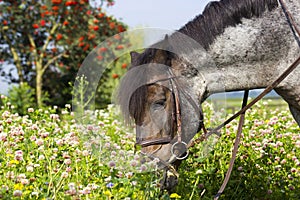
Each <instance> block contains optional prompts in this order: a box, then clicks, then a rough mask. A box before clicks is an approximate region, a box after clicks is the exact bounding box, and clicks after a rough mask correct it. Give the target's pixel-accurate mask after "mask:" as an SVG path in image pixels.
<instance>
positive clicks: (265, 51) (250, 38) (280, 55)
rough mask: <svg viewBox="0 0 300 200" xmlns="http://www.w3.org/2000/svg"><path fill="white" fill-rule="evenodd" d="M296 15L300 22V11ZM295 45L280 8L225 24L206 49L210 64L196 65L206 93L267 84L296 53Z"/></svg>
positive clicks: (254, 87) (253, 87)
mask: <svg viewBox="0 0 300 200" xmlns="http://www.w3.org/2000/svg"><path fill="white" fill-rule="evenodd" d="M297 14H298V13H297ZM296 19H298V20H299V22H300V18H299V15H298V17H297V18H296ZM296 49H297V43H296V42H295V39H294V37H293V35H292V32H291V30H290V28H289V26H288V24H287V23H286V19H285V17H284V15H283V14H282V12H281V10H280V8H277V9H275V10H273V11H272V12H267V13H265V14H264V15H263V16H262V17H261V18H252V19H243V21H242V23H241V24H238V25H237V26H235V27H228V28H226V29H225V31H224V33H222V34H221V35H219V36H217V37H216V39H215V40H214V42H213V43H212V44H211V45H210V46H209V48H208V49H207V51H208V54H209V55H211V60H212V62H213V65H212V64H211V65H210V66H208V67H205V66H199V67H198V71H199V72H200V73H201V74H202V75H203V76H204V77H205V81H206V84H207V85H206V87H207V92H206V93H207V96H209V95H211V94H214V93H218V92H224V91H226V92H228V91H238V90H244V89H257V88H264V87H266V86H267V85H269V84H270V83H271V82H272V81H273V80H274V79H275V78H276V77H278V75H279V74H280V73H281V72H282V71H283V70H284V69H285V68H286V67H287V65H288V64H289V63H290V62H291V61H292V60H293V59H294V58H295V57H296V55H297V52H296Z"/></svg>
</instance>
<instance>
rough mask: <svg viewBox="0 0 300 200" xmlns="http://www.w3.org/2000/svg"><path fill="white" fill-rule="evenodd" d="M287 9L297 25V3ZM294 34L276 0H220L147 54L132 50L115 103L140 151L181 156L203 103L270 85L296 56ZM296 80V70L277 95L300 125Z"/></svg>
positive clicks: (299, 72)
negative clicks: (219, 95)
mask: <svg viewBox="0 0 300 200" xmlns="http://www.w3.org/2000/svg"><path fill="white" fill-rule="evenodd" d="M286 4H287V8H288V10H289V11H290V13H291V14H292V16H293V17H294V20H295V21H296V23H297V25H298V26H300V1H299V0H288V1H286ZM296 36H297V34H296V33H293V32H292V31H291V28H290V26H289V24H288V22H287V19H286V17H285V15H284V13H283V12H282V8H281V7H280V6H279V4H278V2H277V0H221V1H220V2H211V3H209V4H208V5H207V6H206V8H205V10H204V12H203V13H202V14H201V15H199V16H197V17H196V18H195V19H194V20H192V21H190V22H188V23H187V24H186V25H184V26H183V27H182V28H180V29H179V30H178V31H177V32H174V33H173V34H171V35H169V36H166V38H165V39H163V40H161V41H159V42H157V43H156V44H153V45H152V46H151V47H149V48H147V49H146V50H145V51H144V52H142V53H137V52H131V59H132V65H131V67H130V68H129V70H128V72H127V74H126V75H125V76H124V78H123V79H122V81H121V84H120V89H119V93H118V99H119V104H120V105H121V109H122V111H123V113H124V115H125V117H126V118H127V119H133V121H134V122H135V124H136V135H137V143H138V144H140V145H141V146H142V151H143V152H144V153H147V154H149V155H151V156H152V157H157V158H159V159H160V160H161V162H163V163H173V162H174V161H176V160H178V158H182V157H183V155H182V154H183V153H184V152H182V151H180V150H178V149H182V148H180V144H184V146H186V144H188V143H189V142H190V140H191V139H192V138H193V137H194V136H195V134H196V133H197V131H199V130H200V129H201V128H202V120H203V116H202V112H201V103H202V102H203V101H204V100H205V99H206V98H207V97H209V96H210V95H212V94H215V93H219V92H224V91H225V92H230V91H239V90H245V89H258V88H265V87H267V86H268V85H269V84H270V83H271V82H272V81H273V80H275V79H276V78H277V77H278V76H279V75H280V74H281V73H282V72H283V71H284V70H285V69H286V68H287V67H288V66H289V65H290V64H291V63H292V62H293V61H294V60H295V59H296V58H297V57H298V56H299V55H300V50H299V47H298V42H299V41H297V37H296ZM185 37H186V38H187V39H185ZM299 79H300V67H298V68H297V69H296V70H295V71H293V73H292V74H290V75H289V76H288V77H287V78H286V79H285V80H284V81H283V82H282V83H280V84H279V85H278V86H277V87H276V88H275V91H276V92H277V93H278V94H279V95H280V96H281V97H282V98H283V99H284V100H285V101H286V102H287V103H288V105H289V107H290V111H291V113H292V115H293V116H294V118H295V120H296V121H297V123H298V124H299V125H300V81H299ZM178 118H180V120H179V119H178ZM178 123H180V124H178ZM178 129H180V130H178ZM179 131H180V135H178V132H179ZM179 140H180V141H179ZM183 151H184V150H183Z"/></svg>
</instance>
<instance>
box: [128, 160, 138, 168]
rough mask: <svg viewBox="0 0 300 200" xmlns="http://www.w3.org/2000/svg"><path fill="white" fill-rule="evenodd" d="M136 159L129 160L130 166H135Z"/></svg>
mask: <svg viewBox="0 0 300 200" xmlns="http://www.w3.org/2000/svg"><path fill="white" fill-rule="evenodd" d="M137 164H138V163H137V161H136V160H132V161H131V162H130V166H131V167H136V166H137Z"/></svg>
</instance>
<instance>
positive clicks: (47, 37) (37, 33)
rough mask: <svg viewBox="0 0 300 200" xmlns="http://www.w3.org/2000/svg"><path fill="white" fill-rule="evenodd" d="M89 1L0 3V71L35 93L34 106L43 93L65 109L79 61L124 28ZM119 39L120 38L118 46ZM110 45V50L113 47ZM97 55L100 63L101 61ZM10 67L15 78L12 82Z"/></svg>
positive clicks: (103, 3) (108, 1)
mask: <svg viewBox="0 0 300 200" xmlns="http://www.w3.org/2000/svg"><path fill="white" fill-rule="evenodd" d="M92 3H93V2H89V0H51V1H36V0H27V1H13V0H2V1H0V10H1V11H0V23H1V26H0V27H1V28H0V44H1V45H0V58H1V62H0V70H1V71H2V75H3V76H5V77H6V78H7V80H8V81H9V82H16V83H23V82H28V83H29V85H31V86H32V87H35V91H36V101H37V105H38V106H41V105H42V95H43V91H48V93H49V95H50V99H51V102H50V103H56V104H63V103H66V102H65V101H66V99H70V98H71V92H70V90H71V89H70V86H69V82H70V81H73V80H74V78H75V75H76V72H77V71H78V68H79V67H80V65H81V63H82V61H83V60H84V58H85V57H86V56H87V54H88V53H89V52H90V51H91V50H92V49H93V48H95V47H96V46H97V45H98V44H99V43H100V42H101V41H103V40H105V39H106V38H107V37H111V36H113V35H115V34H117V33H120V32H123V31H125V29H126V26H125V25H124V24H123V23H121V22H119V21H117V20H116V19H115V18H113V17H112V16H108V15H107V14H106V13H105V12H104V10H103V7H104V6H105V5H106V6H112V5H113V2H112V1H110V0H105V1H104V0H103V1H102V3H101V4H100V5H95V4H93V6H91V4H92ZM121 39H122V38H120V40H121ZM112 45H113V44H112ZM101 53H103V52H99V57H98V58H99V59H100V58H101V56H102V57H105V55H101ZM8 64H13V66H14V67H15V68H13V70H15V71H17V74H18V76H17V77H13V73H12V72H11V70H10V71H9V70H7V69H6V68H7V66H8Z"/></svg>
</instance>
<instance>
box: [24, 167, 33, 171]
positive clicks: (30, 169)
mask: <svg viewBox="0 0 300 200" xmlns="http://www.w3.org/2000/svg"><path fill="white" fill-rule="evenodd" d="M33 169H34V168H33V167H32V166H27V167H26V170H27V171H28V172H33Z"/></svg>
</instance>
